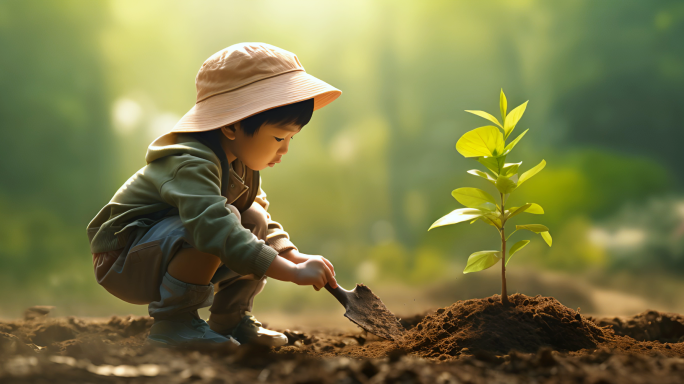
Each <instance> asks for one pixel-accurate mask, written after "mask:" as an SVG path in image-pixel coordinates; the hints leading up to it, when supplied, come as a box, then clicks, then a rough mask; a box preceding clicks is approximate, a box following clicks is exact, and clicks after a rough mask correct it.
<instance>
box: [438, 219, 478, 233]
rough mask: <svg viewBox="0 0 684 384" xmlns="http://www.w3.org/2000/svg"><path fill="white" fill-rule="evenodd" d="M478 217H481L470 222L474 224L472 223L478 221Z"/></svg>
mask: <svg viewBox="0 0 684 384" xmlns="http://www.w3.org/2000/svg"><path fill="white" fill-rule="evenodd" d="M478 219H479V217H478V218H477V219H475V220H473V221H471V222H470V224H472V223H474V222H476V221H477V220H478ZM428 231H429V229H428Z"/></svg>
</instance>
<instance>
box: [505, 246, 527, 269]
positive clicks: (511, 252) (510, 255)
mask: <svg viewBox="0 0 684 384" xmlns="http://www.w3.org/2000/svg"><path fill="white" fill-rule="evenodd" d="M529 243H530V241H529V240H520V241H518V242H517V243H515V244H513V246H512V247H511V249H510V250H509V251H508V256H506V265H508V262H509V261H511V257H512V256H513V254H514V253H516V252H518V251H519V250H521V249H523V248H525V246H526V245H527V244H529Z"/></svg>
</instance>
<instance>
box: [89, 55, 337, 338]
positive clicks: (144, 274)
mask: <svg viewBox="0 0 684 384" xmlns="http://www.w3.org/2000/svg"><path fill="white" fill-rule="evenodd" d="M196 88H197V103H196V104H195V106H194V107H193V108H192V109H191V110H190V111H189V112H188V113H187V114H186V115H185V116H183V118H181V120H180V121H179V122H178V123H177V124H176V126H175V127H174V128H173V129H172V130H171V132H169V133H166V134H164V135H162V136H160V137H158V138H157V139H156V140H155V141H154V142H152V143H151V144H150V146H149V148H148V150H147V154H146V156H145V160H146V163H147V164H146V165H145V166H144V167H143V168H142V169H140V170H139V171H138V172H136V173H135V174H134V175H133V176H131V178H129V179H128V181H126V183H125V184H124V185H123V186H121V188H119V190H118V191H117V192H116V193H115V195H114V197H113V198H112V199H111V201H110V202H109V204H107V205H106V206H105V207H104V208H103V209H102V210H100V212H99V213H98V214H97V216H96V217H95V218H94V219H93V220H92V221H91V222H90V224H89V225H88V228H87V230H88V238H89V240H90V247H91V252H92V254H93V266H94V269H95V277H96V279H97V282H98V283H99V284H100V285H102V286H103V287H104V288H105V289H106V290H107V291H109V292H110V293H111V294H113V295H115V296H116V297H118V298H120V299H122V300H125V301H127V302H129V303H133V304H147V305H148V308H149V314H150V316H152V317H153V318H154V325H153V326H152V328H151V330H150V335H149V337H148V340H149V342H150V343H152V344H155V345H159V346H177V345H180V344H183V343H188V342H202V343H235V344H239V343H257V344H262V345H268V346H278V345H283V344H285V343H286V342H287V338H286V337H285V335H283V334H282V333H279V332H276V331H272V330H268V329H265V328H263V327H262V324H261V323H260V322H259V321H258V320H257V319H256V318H255V317H254V316H253V315H252V313H251V310H252V304H253V301H254V297H255V296H256V295H257V294H258V293H259V292H261V290H262V289H263V288H264V285H265V284H266V277H267V276H269V277H272V278H274V279H277V280H282V281H291V282H293V283H295V284H299V285H312V286H314V288H315V289H316V290H319V289H320V288H322V287H323V286H324V285H325V284H330V285H331V286H332V287H333V288H335V287H337V282H336V281H335V277H334V276H335V272H334V268H333V265H332V264H331V263H330V262H329V261H328V260H327V259H325V258H324V257H322V256H314V255H307V254H303V253H300V252H299V251H298V249H297V247H296V246H295V245H294V244H293V243H292V242H291V241H290V237H289V235H288V233H287V232H285V231H284V230H283V227H282V226H281V225H280V224H279V223H278V222H276V221H274V220H272V219H271V216H270V215H269V213H268V205H269V203H268V201H267V200H266V194H265V193H264V191H263V189H262V188H261V177H260V176H259V170H262V169H264V168H266V167H273V166H274V165H275V164H277V163H280V161H281V159H282V157H283V155H285V154H286V153H287V151H288V146H289V143H290V140H291V139H292V138H293V136H294V135H296V134H297V133H299V131H300V130H301V129H302V127H304V125H306V124H307V123H308V122H309V120H310V119H311V116H312V114H313V111H315V110H317V109H320V108H322V107H324V106H325V105H327V104H329V103H330V102H332V101H333V100H335V99H336V98H337V97H338V96H339V95H340V94H341V92H340V91H339V90H337V89H336V88H334V87H332V86H330V85H328V84H327V83H325V82H323V81H321V80H319V79H317V78H315V77H313V76H311V75H309V74H308V73H307V72H306V71H305V70H304V67H303V66H302V64H301V63H300V62H299V59H298V58H297V56H296V55H294V54H293V53H291V52H288V51H285V50H283V49H280V48H278V47H274V46H272V45H268V44H263V43H243V44H236V45H233V46H230V47H228V48H226V49H223V50H221V51H219V52H217V53H216V54H214V55H213V56H211V57H210V58H209V59H207V60H206V61H205V62H204V64H203V65H202V67H201V68H200V70H199V73H198V74H197V77H196ZM203 307H210V308H209V311H210V312H211V315H210V317H209V320H208V322H206V321H204V320H203V319H201V318H200V316H199V314H198V312H197V310H198V309H199V308H203Z"/></svg>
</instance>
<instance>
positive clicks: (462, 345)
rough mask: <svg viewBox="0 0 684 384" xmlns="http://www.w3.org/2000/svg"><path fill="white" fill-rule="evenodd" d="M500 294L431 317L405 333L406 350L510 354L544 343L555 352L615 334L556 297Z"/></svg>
mask: <svg viewBox="0 0 684 384" xmlns="http://www.w3.org/2000/svg"><path fill="white" fill-rule="evenodd" d="M509 300H510V301H511V303H512V306H509V307H504V306H503V305H502V304H501V300H500V296H499V295H494V296H492V297H489V298H486V299H473V300H467V301H458V302H456V303H454V304H452V305H451V306H449V307H447V308H440V309H438V310H437V312H435V313H434V314H431V315H428V316H426V317H425V318H424V319H423V320H422V321H421V322H420V323H419V324H418V325H417V326H415V327H413V328H412V329H410V330H409V331H408V332H407V333H406V336H405V338H404V341H403V346H404V348H406V349H407V350H409V351H411V352H414V353H416V354H418V355H421V356H425V357H438V356H441V355H449V356H458V355H460V354H462V353H464V354H473V353H478V352H487V353H495V354H506V353H508V352H509V351H511V350H515V351H518V352H527V353H536V352H537V351H538V350H539V348H540V347H550V348H552V349H554V350H556V351H577V350H580V349H586V348H596V347H597V346H598V345H599V344H600V343H603V342H605V341H607V340H608V339H611V338H613V337H614V335H613V332H612V331H609V330H605V329H603V328H601V327H599V326H597V325H596V324H595V323H593V322H591V321H589V320H588V319H587V318H585V317H583V316H582V315H581V314H580V313H579V312H577V311H574V310H572V309H570V308H568V307H566V306H564V305H563V304H561V303H560V302H558V300H556V299H554V298H552V297H542V296H535V297H529V296H525V295H522V294H514V295H511V296H509Z"/></svg>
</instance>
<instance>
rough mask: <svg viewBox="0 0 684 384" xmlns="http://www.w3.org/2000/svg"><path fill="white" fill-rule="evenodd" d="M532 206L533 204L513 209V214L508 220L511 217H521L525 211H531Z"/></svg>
mask: <svg viewBox="0 0 684 384" xmlns="http://www.w3.org/2000/svg"><path fill="white" fill-rule="evenodd" d="M531 206H532V204H525V205H523V206H522V207H513V208H511V210H510V212H511V214H510V215H509V216H508V218H509V219H510V218H511V217H513V216H515V215H519V214H521V213H523V212H525V210H527V209H529V208H530V207H531Z"/></svg>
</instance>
